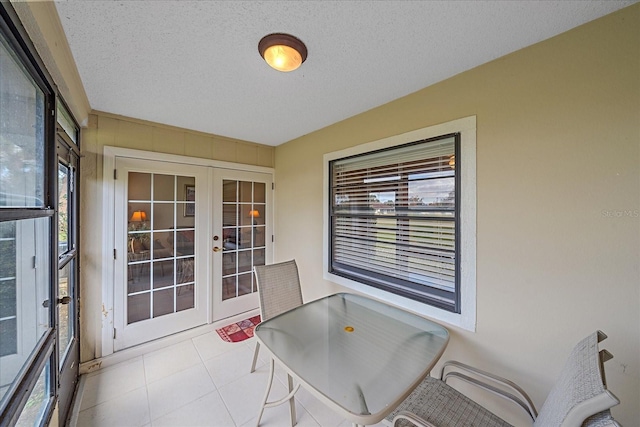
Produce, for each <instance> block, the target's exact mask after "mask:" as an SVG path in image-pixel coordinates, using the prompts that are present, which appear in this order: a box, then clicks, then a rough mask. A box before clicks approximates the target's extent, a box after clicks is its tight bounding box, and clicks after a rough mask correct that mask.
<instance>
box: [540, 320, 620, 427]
mask: <svg viewBox="0 0 640 427" xmlns="http://www.w3.org/2000/svg"><path fill="white" fill-rule="evenodd" d="M606 337H607V336H606V335H605V334H604V333H602V332H601V331H597V332H594V333H593V334H591V335H589V336H588V337H586V338H585V339H583V340H582V341H580V342H579V343H578V344H577V345H576V346H575V347H574V348H573V351H572V352H571V355H570V356H569V359H568V360H567V362H566V364H565V366H564V368H563V369H562V372H561V373H560V378H558V381H557V382H556V384H555V386H554V387H553V389H551V392H550V393H549V396H548V397H547V400H545V402H544V404H543V405H542V408H540V413H539V414H538V417H537V418H536V421H535V423H534V426H539V427H544V426H562V427H569V426H576V427H579V426H581V425H582V423H583V422H584V421H585V419H587V418H588V417H590V416H592V415H594V414H597V413H599V412H602V411H605V410H607V409H609V408H611V407H612V406H615V405H617V404H618V403H620V401H619V400H618V398H617V397H615V396H614V395H613V393H611V392H610V391H608V390H607V389H606V380H605V376H604V366H603V364H604V362H605V361H606V360H608V359H610V358H611V357H612V356H611V354H610V353H609V352H607V351H606V350H602V351H598V343H599V342H600V341H602V340H603V339H605V338H606Z"/></svg>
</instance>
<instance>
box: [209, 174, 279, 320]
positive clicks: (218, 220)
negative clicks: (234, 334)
mask: <svg viewBox="0 0 640 427" xmlns="http://www.w3.org/2000/svg"><path fill="white" fill-rule="evenodd" d="M272 182H273V179H272V175H271V174H266V173H258V172H246V171H237V170H227V169H214V172H213V185H212V196H213V203H212V206H213V207H212V209H213V212H212V231H213V238H212V239H213V241H212V244H213V264H212V265H213V268H212V275H213V277H212V282H213V320H214V321H215V320H220V319H224V318H227V317H230V316H234V315H237V314H240V313H244V312H247V311H250V310H254V309H256V308H258V306H259V301H258V294H257V287H256V283H255V277H254V275H253V267H254V266H255V265H264V264H268V263H270V262H271V259H272V253H271V252H272V251H271V247H272V231H271V224H272V220H271V210H270V207H271V197H272V191H271V188H272Z"/></svg>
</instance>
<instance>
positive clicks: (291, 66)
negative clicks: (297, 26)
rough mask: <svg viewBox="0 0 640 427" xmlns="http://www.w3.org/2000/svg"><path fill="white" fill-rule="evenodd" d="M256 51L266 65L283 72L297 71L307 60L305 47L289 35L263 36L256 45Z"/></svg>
mask: <svg viewBox="0 0 640 427" xmlns="http://www.w3.org/2000/svg"><path fill="white" fill-rule="evenodd" d="M258 51H259V52H260V56H262V57H263V58H264V60H265V61H266V62H267V64H269V65H270V66H271V67H272V68H274V69H276V70H278V71H283V72H289V71H293V70H295V69H297V68H298V67H300V65H302V63H303V62H304V61H305V60H306V59H307V47H306V46H305V45H304V43H302V41H301V40H299V39H297V38H296V37H294V36H292V35H290V34H283V33H274V34H269V35H267V36H264V37H263V38H262V40H260V43H258Z"/></svg>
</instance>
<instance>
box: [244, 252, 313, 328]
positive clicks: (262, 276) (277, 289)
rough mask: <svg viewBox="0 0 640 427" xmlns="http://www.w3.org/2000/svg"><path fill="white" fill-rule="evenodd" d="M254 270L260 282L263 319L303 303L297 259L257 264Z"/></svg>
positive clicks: (259, 291) (258, 282)
mask: <svg viewBox="0 0 640 427" xmlns="http://www.w3.org/2000/svg"><path fill="white" fill-rule="evenodd" d="M253 270H254V273H255V275H256V282H257V284H258V295H259V298H260V316H261V317H262V320H263V321H264V320H267V319H271V318H272V317H274V316H277V315H278V314H280V313H284V312H285V311H289V310H291V309H293V308H296V307H298V306H300V305H302V291H301V289H300V278H299V277H298V266H297V265H296V262H295V260H291V261H286V262H281V263H278V264H270V265H260V266H255V267H254V269H253Z"/></svg>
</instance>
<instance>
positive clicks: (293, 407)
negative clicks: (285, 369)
mask: <svg viewBox="0 0 640 427" xmlns="http://www.w3.org/2000/svg"><path fill="white" fill-rule="evenodd" d="M287 380H288V383H289V394H290V395H291V399H290V400H289V410H290V412H291V427H293V426H294V425H296V399H295V397H293V394H291V392H292V391H293V378H291V375H289V374H287Z"/></svg>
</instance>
